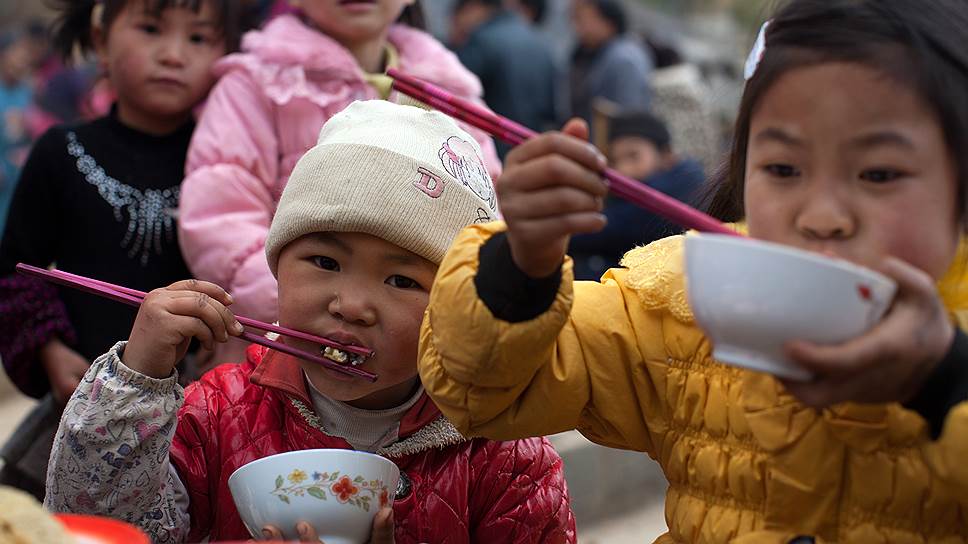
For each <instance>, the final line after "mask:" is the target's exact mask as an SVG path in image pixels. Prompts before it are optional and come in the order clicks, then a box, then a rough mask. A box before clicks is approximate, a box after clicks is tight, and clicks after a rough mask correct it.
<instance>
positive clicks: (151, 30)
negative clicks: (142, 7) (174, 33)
mask: <svg viewBox="0 0 968 544" xmlns="http://www.w3.org/2000/svg"><path fill="white" fill-rule="evenodd" d="M138 29H139V30H141V31H142V32H144V33H145V34H158V33H159V32H161V29H160V28H159V27H158V25H156V24H154V23H142V24H140V25H138Z"/></svg>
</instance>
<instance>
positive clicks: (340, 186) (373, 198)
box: [266, 100, 497, 274]
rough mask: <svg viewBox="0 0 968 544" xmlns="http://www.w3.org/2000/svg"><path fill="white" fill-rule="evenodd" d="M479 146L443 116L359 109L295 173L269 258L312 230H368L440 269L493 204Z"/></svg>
mask: <svg viewBox="0 0 968 544" xmlns="http://www.w3.org/2000/svg"><path fill="white" fill-rule="evenodd" d="M481 156H482V155H481V149H480V147H479V146H478V145H477V142H475V141H474V138H472V137H471V136H470V135H468V134H467V133H466V132H464V131H463V130H461V129H460V128H459V127H458V126H457V124H456V123H455V122H454V121H453V120H452V119H451V118H450V117H447V116H446V115H444V114H443V113H440V112H435V111H426V110H423V109H420V108H416V107H413V106H401V105H398V104H393V103H390V102H386V101H383V100H371V101H366V102H354V103H352V104H350V105H349V107H347V108H346V109H345V110H343V111H342V112H340V113H338V114H337V115H334V116H333V117H332V118H330V120H329V121H327V122H326V125H325V126H323V130H322V131H321V132H320V134H319V141H318V142H317V144H316V146H315V147H313V148H312V149H310V150H309V151H307V152H306V154H305V155H303V157H302V158H301V159H299V162H298V163H296V167H295V168H294V169H293V171H292V175H290V176H289V182H288V184H287V185H286V189H285V190H284V191H283V193H282V198H280V200H279V206H278V208H277V209H276V214H275V217H273V219H272V226H271V227H270V228H269V237H268V239H266V258H267V259H268V260H269V268H270V269H271V270H272V273H273V274H277V269H278V264H279V254H280V253H281V252H282V248H284V247H285V246H286V245H287V244H289V243H290V242H292V241H293V240H296V239H297V238H299V237H301V236H304V235H306V234H310V233H314V232H362V233H366V234H370V235H373V236H376V237H378V238H382V239H384V240H386V241H388V242H391V243H393V244H395V245H397V246H400V247H402V248H404V249H407V250H409V251H412V252H413V253H416V254H417V255H420V256H421V257H423V258H425V259H427V260H428V261H431V262H433V263H435V264H439V263H440V261H441V260H443V258H444V254H446V253H447V249H448V248H449V247H450V244H451V242H452V241H453V240H454V237H456V236H457V233H458V232H459V231H460V230H461V229H462V228H464V227H465V226H467V225H470V224H472V223H484V222H487V221H491V220H492V219H493V218H495V216H496V215H497V204H496V198H495V196H494V189H493V186H492V184H491V178H490V176H489V175H488V173H487V169H486V168H485V167H484V162H483V161H482V159H481Z"/></svg>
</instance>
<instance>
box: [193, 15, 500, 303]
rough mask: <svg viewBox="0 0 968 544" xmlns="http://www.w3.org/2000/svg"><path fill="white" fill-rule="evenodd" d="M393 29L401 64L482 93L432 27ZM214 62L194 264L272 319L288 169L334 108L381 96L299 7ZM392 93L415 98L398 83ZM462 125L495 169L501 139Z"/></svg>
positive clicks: (199, 169) (457, 89)
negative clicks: (278, 226) (274, 228)
mask: <svg viewBox="0 0 968 544" xmlns="http://www.w3.org/2000/svg"><path fill="white" fill-rule="evenodd" d="M389 41H390V43H391V44H393V46H394V47H395V48H396V49H397V52H398V53H399V64H398V66H399V68H400V69H401V70H403V71H405V72H408V73H410V74H413V75H415V76H417V77H420V78H423V79H426V80H428V81H431V82H433V83H435V84H437V85H439V86H441V87H443V88H445V89H447V90H449V91H451V92H453V93H454V94H456V95H458V96H463V97H466V98H475V99H477V98H478V97H479V96H480V94H481V85H480V82H479V81H478V80H477V78H476V77H475V76H474V75H473V74H471V73H470V72H469V71H468V70H467V69H466V68H464V67H463V66H462V65H461V64H460V62H459V61H458V60H457V57H456V56H455V55H453V54H452V53H451V52H450V51H448V50H447V49H445V48H444V46H443V45H441V44H440V43H439V42H438V41H436V40H435V39H434V38H432V37H431V36H430V35H428V34H426V33H424V32H421V31H419V30H415V29H413V28H409V27H406V26H403V25H395V26H393V27H392V28H391V29H390V33H389ZM216 71H217V72H218V74H219V75H220V76H221V79H220V80H219V82H218V84H216V86H215V88H214V89H213V90H212V93H211V95H210V96H209V98H208V101H207V103H206V105H205V109H204V111H203V113H202V116H201V119H200V120H199V123H198V126H197V128H196V129H195V135H194V137H193V139H192V143H191V147H190V148H189V151H188V158H187V161H186V167H185V169H186V175H187V177H186V179H185V181H184V183H183V184H182V193H181V203H180V208H179V239H180V243H181V247H182V252H183V253H184V255H185V261H186V262H187V263H188V266H189V268H190V269H191V271H192V273H193V274H194V275H195V276H196V277H198V278H200V279H204V280H208V281H212V282H214V283H217V284H219V285H221V286H222V287H224V288H226V289H227V290H228V291H229V292H231V293H232V295H233V296H234V298H235V301H236V302H235V304H234V305H233V306H232V309H233V311H235V312H236V313H238V314H239V315H245V316H248V317H251V318H254V319H260V320H263V321H269V322H272V321H274V320H275V319H276V318H277V315H276V313H277V309H276V301H277V292H276V291H277V289H276V280H275V278H273V277H272V274H271V273H270V272H269V265H268V264H267V263H266V258H265V252H264V246H265V239H266V235H267V234H268V231H269V224H270V222H271V221H272V216H273V214H274V213H275V209H276V204H277V203H278V201H279V197H280V196H281V195H282V190H283V188H284V187H285V186H286V181H287V180H288V179H289V174H290V173H291V172H292V169H293V167H294V166H295V164H296V161H297V160H298V159H299V157H301V156H302V155H303V154H304V153H305V152H306V151H307V150H309V148H310V147H312V146H313V145H315V143H316V139H317V137H318V136H319V130H320V129H321V128H322V126H323V124H324V123H325V122H326V120H327V119H329V118H330V117H331V116H332V115H335V114H336V113H338V112H339V111H340V110H342V109H343V108H345V107H346V106H348V105H349V104H350V103H351V102H353V101H355V100H372V99H376V98H379V97H378V96H377V92H376V90H375V89H374V88H373V87H372V86H370V85H369V84H367V83H366V81H365V80H364V79H363V72H362V71H361V69H360V67H359V65H358V64H357V62H356V59H355V58H353V56H352V55H351V54H350V53H349V51H347V50H346V48H344V47H343V46H342V45H340V44H339V43H338V42H336V41H334V40H333V39H331V38H329V37H328V36H326V35H325V34H323V33H321V32H319V31H316V30H314V29H312V28H310V27H308V26H306V25H305V24H303V23H302V22H301V21H300V20H299V19H298V18H296V17H294V16H292V15H283V16H280V17H278V18H276V19H274V20H273V21H272V22H270V23H269V24H268V25H267V26H266V27H265V28H264V29H263V30H261V31H255V32H250V33H248V34H246V36H245V38H244V40H243V42H242V53H237V54H233V55H229V56H228V57H226V58H224V59H223V60H221V61H219V63H218V64H217V65H216ZM390 100H393V101H400V102H407V101H408V100H409V99H408V98H406V97H403V96H402V95H399V94H397V93H396V92H394V93H393V95H391V97H390ZM463 128H464V129H465V130H467V131H468V132H469V133H470V134H472V135H473V136H474V138H475V139H477V141H478V142H479V143H480V144H481V148H482V149H483V150H484V161H485V163H486V165H487V167H488V170H489V171H490V173H491V176H492V177H494V178H496V176H497V175H498V174H500V168H501V164H500V161H499V159H498V158H497V154H496V153H495V151H494V143H493V142H492V141H491V139H490V137H488V136H487V135H486V134H484V133H483V132H481V131H479V130H476V129H473V128H471V127H468V126H466V125H464V126H463Z"/></svg>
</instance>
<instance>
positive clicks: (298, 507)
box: [229, 449, 400, 544]
mask: <svg viewBox="0 0 968 544" xmlns="http://www.w3.org/2000/svg"><path fill="white" fill-rule="evenodd" d="M399 479H400V469H399V468H397V466H396V465H395V464H394V463H393V462H392V461H390V460H388V459H386V458H384V457H380V456H379V455H373V454H370V453H362V452H358V451H352V450H329V449H325V450H323V449H320V450H302V451H293V452H288V453H280V454H278V455H271V456H269V457H264V458H262V459H259V460H256V461H253V462H251V463H249V464H247V465H244V466H242V467H240V468H239V469H238V470H236V471H235V472H233V473H232V475H231V476H229V489H230V490H231V491H232V498H233V499H234V500H235V507H236V508H237V509H238V510H239V514H240V515H241V516H242V521H243V522H244V523H245V526H246V527H247V528H248V529H249V532H250V533H251V534H252V536H253V537H254V538H256V539H261V538H262V527H263V526H264V525H275V526H276V527H278V528H279V529H280V530H281V531H282V533H283V535H284V536H285V537H286V539H292V540H298V539H299V535H298V534H296V524H297V523H298V522H300V521H307V522H309V523H310V524H311V525H312V526H313V527H315V528H316V531H317V532H318V534H319V536H320V539H321V540H323V541H324V542H326V544H363V543H365V542H366V541H367V540H368V539H369V537H370V529H371V528H372V526H373V516H375V515H376V513H377V512H378V511H379V510H380V506H381V504H392V502H393V496H394V494H395V493H396V489H397V482H398V481H399Z"/></svg>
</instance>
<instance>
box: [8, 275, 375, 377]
mask: <svg viewBox="0 0 968 544" xmlns="http://www.w3.org/2000/svg"><path fill="white" fill-rule="evenodd" d="M17 272H19V273H21V274H24V275H27V276H35V277H38V278H41V279H44V280H47V281H49V282H51V283H56V284H59V285H63V286H65V287H71V288H74V289H78V290H80V291H84V292H87V293H91V294H93V295H98V296H101V297H104V298H107V299H111V300H114V301H116V302H121V303H124V304H128V305H130V306H136V307H137V306H141V303H142V302H143V301H144V298H145V296H146V293H144V292H143V291H138V290H136V289H130V288H128V287H123V286H120V285H115V284H113V283H108V282H106V281H101V280H95V279H92V278H87V277H84V276H78V275H77V274H71V273H70V272H64V271H63V270H56V269H54V270H46V269H43V268H38V267H36V266H31V265H28V264H24V263H19V264H17ZM236 319H238V321H239V323H241V324H242V325H243V326H245V327H249V328H253V329H259V330H262V331H267V332H274V333H277V334H280V335H283V336H288V337H290V338H297V339H300V340H306V341H309V342H314V343H317V344H320V345H322V346H326V347H331V348H335V349H338V350H342V351H344V352H347V353H353V354H356V355H360V356H362V357H364V358H367V357H371V356H372V355H373V351H372V350H370V349H366V348H362V347H359V346H345V345H343V344H340V343H338V342H334V341H332V340H329V339H328V338H323V337H321V336H315V335H312V334H309V333H305V332H302V331H296V330H292V329H287V328H285V327H280V326H278V325H272V324H269V323H263V322H261V321H256V320H254V319H249V318H247V317H241V316H236ZM240 338H242V339H244V340H246V341H248V342H252V343H253V344H259V345H261V346H265V347H267V348H271V349H274V350H276V351H281V352H283V353H286V354H289V355H292V356H294V357H298V358H300V359H304V360H306V361H310V362H313V363H317V364H319V365H322V366H325V367H326V368H329V369H332V370H335V371H337V372H342V373H344V374H347V375H350V376H356V377H358V378H363V379H365V380H368V381H371V382H375V381H376V379H377V376H376V374H373V373H371V372H367V371H365V370H361V369H359V368H355V367H352V366H344V365H341V364H339V363H337V362H335V361H330V360H329V359H326V358H325V357H321V356H319V355H316V354H314V353H309V352H305V351H302V350H299V349H296V348H293V347H291V346H288V345H286V344H283V343H282V342H278V341H275V340H270V339H268V338H266V337H265V336H262V335H258V334H253V333H251V332H248V331H243V332H242V334H241V335H240Z"/></svg>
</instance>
